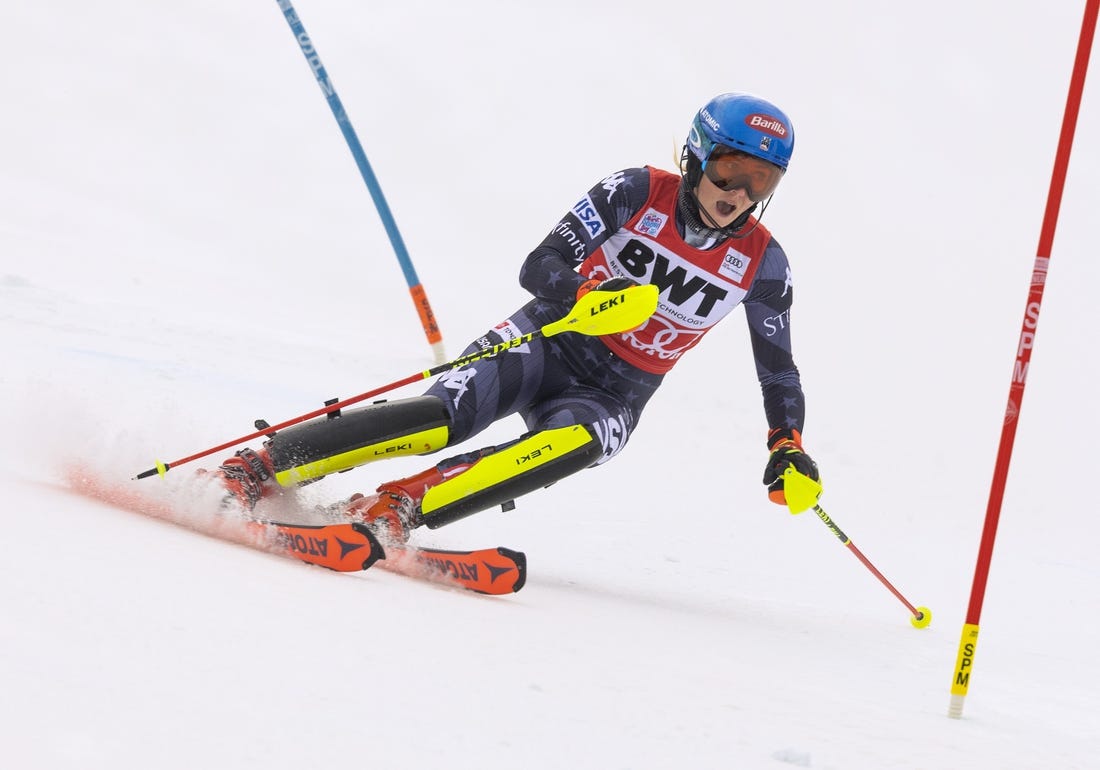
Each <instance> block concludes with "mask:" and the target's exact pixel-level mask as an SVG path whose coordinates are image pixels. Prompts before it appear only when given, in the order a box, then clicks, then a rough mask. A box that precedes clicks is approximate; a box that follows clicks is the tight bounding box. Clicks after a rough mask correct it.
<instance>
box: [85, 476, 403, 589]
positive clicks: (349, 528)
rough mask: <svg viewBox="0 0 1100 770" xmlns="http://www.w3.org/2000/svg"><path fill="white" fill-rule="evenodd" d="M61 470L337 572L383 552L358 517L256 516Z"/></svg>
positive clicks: (130, 503) (123, 501)
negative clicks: (296, 519)
mask: <svg viewBox="0 0 1100 770" xmlns="http://www.w3.org/2000/svg"><path fill="white" fill-rule="evenodd" d="M66 476H67V478H66V481H67V482H68V484H69V487H70V488H71V489H72V490H73V491H74V492H77V493H78V494H81V495H84V496H85V497H90V498H92V499H94V500H99V501H100V502H103V503H107V504H108V505H112V506H114V507H116V508H121V509H123V510H127V511H132V512H133V513H140V514H142V515H143V516H151V517H153V518H155V519H162V520H164V521H168V522H171V523H172V524H176V525H178V526H181V527H186V528H187V529H191V530H194V531H196V532H201V533H202V534H204V535H209V536H210V537H215V538H218V539H219V540H228V541H229V542H232V543H237V544H239V545H246V546H248V547H250V548H255V549H257V550H260V551H266V552H268V553H274V554H278V555H280V556H288V557H291V558H294V559H298V560H300V561H304V562H306V563H308V564H317V565H319V566H321V567H327V568H328V569H332V570H336V571H338V572H358V571H360V570H365V569H368V568H369V567H370V566H371V565H372V564H374V562H376V561H377V560H379V559H384V558H385V553H384V551H383V550H382V546H381V545H379V543H378V540H377V539H375V537H374V535H373V534H372V533H371V532H370V530H368V529H367V528H366V527H365V526H364V525H362V524H359V523H351V522H349V523H341V524H324V525H308V524H283V523H278V522H269V521H257V520H255V519H247V518H242V517H240V516H238V515H234V514H233V513H231V512H224V513H223V512H217V511H206V510H201V506H200V507H199V508H198V509H196V508H195V507H194V506H188V505H186V504H182V503H181V504H174V503H173V502H170V501H167V500H163V499H160V498H156V497H153V496H149V495H144V494H142V493H141V492H139V491H138V490H136V489H134V487H133V485H132V484H131V483H129V482H125V481H111V480H108V479H105V478H103V477H102V476H101V475H99V474H97V473H96V472H95V471H91V470H88V469H85V468H70V469H68V471H67V473H66Z"/></svg>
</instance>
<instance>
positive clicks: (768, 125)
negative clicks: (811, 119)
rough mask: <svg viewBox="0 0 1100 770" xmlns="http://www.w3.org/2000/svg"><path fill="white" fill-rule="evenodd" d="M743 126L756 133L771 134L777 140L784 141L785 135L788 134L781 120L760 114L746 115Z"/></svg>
mask: <svg viewBox="0 0 1100 770" xmlns="http://www.w3.org/2000/svg"><path fill="white" fill-rule="evenodd" d="M745 125H746V126H748V127H749V128H755V129H756V130H757V131H763V132H764V133H765V134H771V135H772V136H774V137H776V138H777V139H785V138H786V137H787V134H788V133H790V131H789V130H788V129H787V127H786V126H785V125H784V124H783V121H782V120H780V119H779V118H776V117H773V116H771V115H765V114H763V113H760V112H754V113H753V114H752V115H747V116H746V117H745Z"/></svg>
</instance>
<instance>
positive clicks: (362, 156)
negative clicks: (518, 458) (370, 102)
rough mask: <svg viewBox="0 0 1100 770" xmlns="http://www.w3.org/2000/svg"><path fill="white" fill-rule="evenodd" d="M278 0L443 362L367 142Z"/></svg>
mask: <svg viewBox="0 0 1100 770" xmlns="http://www.w3.org/2000/svg"><path fill="white" fill-rule="evenodd" d="M277 2H278V3H279V9H280V10H281V11H282V12H283V16H284V18H286V23H287V24H289V25H290V31H291V32H292V33H293V34H294V39H295V40H297V41H298V46H299V47H300V48H301V49H302V53H303V54H304V55H305V57H306V61H307V62H309V67H310V69H311V70H313V76H314V77H315V78H316V79H317V85H319V86H320V87H321V93H323V94H324V95H325V100H326V101H327V102H328V106H329V109H331V110H332V115H333V117H335V118H336V123H337V125H339V126H340V131H341V133H343V135H344V141H346V142H347V144H348V149H350V150H351V155H352V157H353V158H355V163H356V165H357V166H358V167H359V174H360V175H361V176H362V177H363V181H364V182H366V184H367V190H368V191H369V192H370V196H371V199H372V200H373V201H374V207H375V208H376V209H377V210H378V216H379V217H381V218H382V225H383V226H384V227H385V228H386V235H388V236H389V238H390V245H391V246H392V247H393V251H394V254H395V255H396V256H397V262H398V263H399V264H400V265H401V271H402V272H403V273H404V274H405V282H406V283H407V284H408V286H409V294H410V295H411V296H412V301H413V305H415V306H416V312H417V314H418V315H419V316H420V324H421V326H423V327H424V334H425V336H426V337H427V338H428V344H429V345H431V346H432V352H433V354H434V355H435V361H436V363H440V362H441V361H443V358H444V355H445V354H444V352H443V335H442V333H441V332H440V331H439V325H438V324H437V323H436V322H435V314H433V313H432V306H431V305H430V304H429V303H428V295H427V293H426V292H425V291H424V286H423V285H422V284H421V283H420V278H418V277H417V275H416V268H414V267H413V263H412V258H411V257H409V251H408V249H407V248H405V241H404V239H403V238H402V237H401V231H400V230H398V229H397V222H396V220H394V218H393V213H392V212H391V211H390V206H389V204H388V203H387V202H386V196H385V195H384V194H383V193H382V185H381V184H379V182H378V177H377V176H375V174H374V170H373V169H372V168H371V165H370V161H369V160H367V154H366V152H364V151H363V145H362V144H360V142H359V137H358V136H357V135H356V133H355V128H353V127H352V125H351V121H350V120H349V119H348V114H347V112H346V111H345V110H344V105H343V103H342V102H341V101H340V97H339V96H338V95H337V93H336V87H335V86H333V84H332V80H330V79H329V76H328V72H327V71H326V70H325V66H324V65H323V64H321V57H320V55H319V54H318V53H317V48H316V47H315V46H314V45H313V42H312V41H311V40H310V38H309V35H308V34H307V33H306V29H305V27H304V26H303V25H302V20H301V19H300V18H299V17H298V12H297V11H295V10H294V6H293V5H292V4H291V1H290V0H277Z"/></svg>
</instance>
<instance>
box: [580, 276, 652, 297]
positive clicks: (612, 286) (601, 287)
mask: <svg viewBox="0 0 1100 770" xmlns="http://www.w3.org/2000/svg"><path fill="white" fill-rule="evenodd" d="M637 285H638V282H637V281H634V280H631V279H630V278H623V277H622V276H618V277H616V278H590V279H589V280H587V281H585V282H584V283H582V284H581V285H580V286H578V287H577V299H580V298H581V297H583V296H584V295H585V294H587V293H588V292H590V291H622V290H623V289H629V288H630V287H631V286H637Z"/></svg>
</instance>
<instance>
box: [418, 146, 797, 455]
mask: <svg viewBox="0 0 1100 770" xmlns="http://www.w3.org/2000/svg"><path fill="white" fill-rule="evenodd" d="M680 184H681V181H680V177H679V176H678V175H675V174H671V173H669V172H666V171H661V170H658V169H654V168H650V167H646V168H632V169H626V170H624V171H619V172H616V173H614V174H612V175H610V176H608V177H607V178H605V179H603V180H601V181H600V182H599V183H598V184H596V185H595V186H594V187H593V188H592V189H591V190H589V191H588V193H587V194H586V195H585V196H584V197H583V198H581V200H580V201H578V202H577V204H576V205H575V206H574V207H573V208H572V209H571V210H570V211H569V212H568V213H567V214H566V215H565V216H564V217H563V218H562V220H561V221H560V222H559V223H558V224H557V225H556V226H555V227H554V228H553V230H551V232H550V234H549V235H547V236H546V238H545V239H544V240H543V241H542V243H541V244H539V246H538V247H537V248H536V249H535V250H534V251H532V252H531V254H530V255H528V257H527V259H526V260H525V261H524V263H523V267H522V270H521V272H520V283H521V284H522V286H523V287H524V288H525V289H527V290H528V291H530V292H531V293H532V294H533V295H534V299H532V300H531V301H530V302H528V303H527V304H526V305H524V306H523V307H522V308H520V309H519V310H517V311H516V312H515V313H513V314H512V315H511V316H510V317H509V318H507V319H506V320H505V321H503V322H501V323H500V324H498V325H497V326H496V327H494V328H493V329H492V330H490V331H489V332H488V333H487V334H486V335H485V336H484V337H482V338H481V339H479V340H477V341H476V342H475V343H473V344H472V345H471V346H470V347H468V348H467V349H466V352H467V353H471V352H474V351H477V350H482V349H485V348H489V347H492V346H493V345H495V344H497V343H499V342H502V341H505V340H510V339H514V338H515V337H517V336H520V335H523V334H526V333H529V332H533V331H536V330H537V329H540V328H541V327H543V326H544V325H546V324H548V323H551V322H553V321H556V320H558V319H559V318H561V317H563V316H564V315H565V314H566V313H567V312H568V310H569V308H571V307H572V305H573V303H574V302H575V301H576V293H577V289H578V287H579V286H580V285H581V284H582V283H584V282H585V281H586V280H588V279H591V278H610V277H614V276H623V277H627V278H631V279H633V280H635V281H637V282H638V283H652V284H655V285H657V286H658V288H659V289H660V302H659V305H658V309H657V312H656V313H655V314H654V316H653V318H652V319H650V321H649V322H647V324H646V325H645V326H644V327H643V328H642V329H640V330H636V331H634V332H631V333H627V334H617V335H608V336H606V337H587V336H583V335H580V334H572V333H565V334H558V335H554V336H552V337H548V338H537V339H535V340H533V341H531V342H529V343H527V344H525V345H522V346H519V347H516V348H513V349H509V350H508V351H506V352H504V353H502V354H500V355H497V356H495V357H491V358H487V359H483V360H479V361H476V362H474V363H471V364H469V365H467V366H464V367H461V368H459V369H454V370H452V371H450V372H448V373H446V374H444V375H442V376H441V377H440V378H439V379H438V380H437V381H436V382H435V383H434V384H433V385H432V386H431V388H429V389H428V391H427V392H426V395H431V396H435V397H437V398H439V399H441V400H442V401H443V403H444V404H445V405H446V408H447V410H448V411H449V412H450V415H451V418H452V421H453V424H452V426H451V433H450V439H449V440H448V442H447V443H448V445H454V444H457V443H459V442H461V441H464V440H466V439H468V438H470V437H472V436H474V435H476V434H477V433H478V432H480V431H482V430H484V429H485V428H486V427H488V426H489V425H490V424H491V423H493V422H495V421H496V420H499V419H501V418H502V417H505V416H507V415H510V414H514V413H519V414H520V415H521V416H522V417H523V419H524V421H525V422H526V425H527V428H528V430H529V431H532V432H536V431H542V430H546V429H550V428H560V427H564V426H570V425H586V426H589V427H590V428H591V429H592V431H593V433H594V435H595V436H596V438H598V440H599V442H600V444H601V446H602V454H601V455H600V456H599V457H598V459H597V460H596V461H595V462H594V463H593V464H599V463H602V462H606V461H607V460H609V459H610V458H611V457H613V456H614V455H616V454H617V453H618V452H619V451H621V450H622V448H623V446H624V445H625V444H626V441H627V439H628V438H629V436H630V434H631V432H632V431H633V430H634V429H635V427H637V425H638V421H639V419H640V417H641V414H642V410H643V409H644V408H645V405H646V403H647V402H648V401H649V399H650V397H651V396H652V395H653V393H654V392H655V391H656V390H657V387H658V386H659V385H660V384H661V381H662V379H663V377H664V375H665V373H666V372H668V371H669V370H670V369H671V368H672V367H673V366H674V365H675V363H676V361H677V360H679V358H680V356H681V355H682V354H683V353H684V352H685V351H686V350H688V349H689V348H690V347H692V346H693V345H695V344H696V343H697V342H698V341H699V340H700V339H701V338H702V336H703V334H705V333H706V331H707V330H709V329H710V328H711V327H712V326H713V325H714V324H716V323H717V322H718V321H719V320H721V319H722V318H723V317H724V316H725V315H726V314H727V313H729V312H730V311H731V310H732V309H733V308H734V307H736V306H737V305H739V304H740V305H743V306H744V308H745V314H746V317H747V320H748V324H749V332H750V339H751V344H752V351H753V356H754V359H755V362H756V371H757V376H758V378H759V380H760V385H761V389H762V391H763V399H764V412H765V415H766V418H767V422H768V427H769V429H775V428H786V429H795V430H797V431H799V432H801V430H802V425H803V420H804V416H805V400H804V396H803V393H802V387H801V383H800V380H799V375H798V369H797V368H796V367H795V364H794V360H793V357H792V354H791V334H790V308H791V300H792V287H791V274H790V268H789V266H788V263H787V256H786V254H785V253H784V252H783V249H782V248H781V247H780V245H779V244H778V243H777V242H776V241H775V239H774V238H772V237H771V234H770V233H769V232H768V230H767V229H766V228H765V227H764V226H763V225H761V224H759V223H758V222H756V221H755V220H754V219H750V220H749V221H748V223H747V224H746V225H744V226H743V227H742V230H741V232H746V233H747V235H745V236H744V237H742V238H736V239H725V240H720V239H717V238H716V237H715V232H714V231H712V230H708V229H706V228H705V227H702V226H701V225H700V224H699V222H698V218H697V215H694V214H693V213H691V212H690V205H688V204H685V203H684V202H683V200H682V198H681V195H680V189H679V188H680ZM684 211H688V213H687V214H685V213H684ZM688 222H693V223H694V226H691V225H690V224H687V223H688ZM444 465H446V462H445V463H441V464H440V467H443V466H444Z"/></svg>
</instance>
